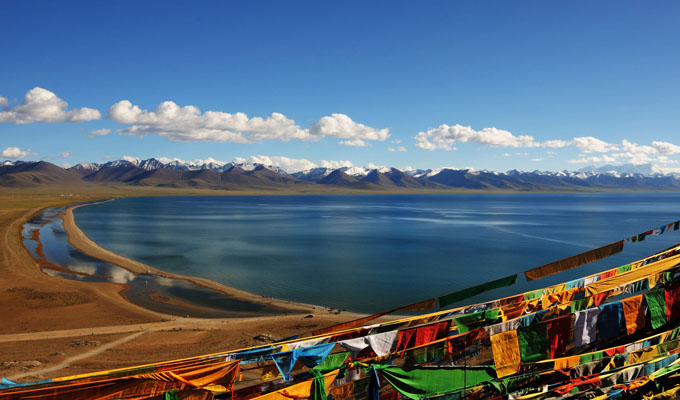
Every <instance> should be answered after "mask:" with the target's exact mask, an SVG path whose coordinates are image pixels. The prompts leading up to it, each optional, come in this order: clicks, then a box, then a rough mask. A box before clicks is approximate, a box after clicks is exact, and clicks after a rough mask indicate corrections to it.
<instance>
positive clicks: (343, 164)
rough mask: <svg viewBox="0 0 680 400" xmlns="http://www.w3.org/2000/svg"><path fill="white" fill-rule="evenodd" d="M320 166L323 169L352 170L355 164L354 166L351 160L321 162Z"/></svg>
mask: <svg viewBox="0 0 680 400" xmlns="http://www.w3.org/2000/svg"><path fill="white" fill-rule="evenodd" d="M319 166H321V167H323V168H330V169H338V168H352V167H353V166H354V164H352V162H351V161H349V160H337V161H328V160H321V162H320V163H319Z"/></svg>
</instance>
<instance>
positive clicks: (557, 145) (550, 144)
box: [541, 140, 569, 149]
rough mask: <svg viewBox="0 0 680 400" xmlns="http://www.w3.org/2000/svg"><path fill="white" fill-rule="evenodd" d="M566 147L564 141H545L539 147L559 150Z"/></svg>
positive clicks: (566, 143)
mask: <svg viewBox="0 0 680 400" xmlns="http://www.w3.org/2000/svg"><path fill="white" fill-rule="evenodd" d="M567 146H569V142H567V141H564V140H546V141H545V142H543V143H541V147H552V148H554V149H559V148H562V147H567Z"/></svg>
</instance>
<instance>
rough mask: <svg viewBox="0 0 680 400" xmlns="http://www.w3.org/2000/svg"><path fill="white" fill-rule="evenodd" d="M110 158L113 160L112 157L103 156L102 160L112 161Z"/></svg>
mask: <svg viewBox="0 0 680 400" xmlns="http://www.w3.org/2000/svg"><path fill="white" fill-rule="evenodd" d="M112 158H113V157H112V156H104V159H105V160H110V159H112Z"/></svg>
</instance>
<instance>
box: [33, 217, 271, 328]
mask: <svg viewBox="0 0 680 400" xmlns="http://www.w3.org/2000/svg"><path fill="white" fill-rule="evenodd" d="M65 210H66V208H65V207H55V208H48V209H45V210H43V211H41V212H40V213H38V214H37V215H35V216H34V217H33V218H32V219H31V220H30V221H28V222H26V223H25V224H24V226H23V229H22V232H21V236H22V242H23V245H24V246H25V247H26V249H27V250H28V252H29V253H30V254H31V256H32V257H33V258H34V259H35V260H36V261H38V262H39V263H40V265H41V267H42V269H43V272H45V273H46V274H47V275H50V276H54V277H61V278H66V279H72V280H78V281H84V282H113V283H118V284H124V285H126V288H125V289H124V290H123V292H122V295H123V296H124V297H125V298H126V299H127V300H129V301H130V302H132V303H134V304H137V305H139V306H142V307H144V308H147V309H149V310H153V311H158V312H162V313H166V314H172V315H180V316H187V315H188V316H191V317H205V318H213V317H246V316H253V315H255V314H256V315H274V314H280V313H282V311H281V310H279V309H275V308H273V307H269V306H266V305H261V304H256V303H252V302H248V301H243V300H238V299H235V298H232V297H230V296H228V295H225V294H223V293H220V292H218V291H215V290H212V289H208V288H205V287H202V286H199V285H196V284H194V283H192V282H189V281H185V280H182V279H174V278H168V277H162V276H158V275H153V274H135V273H132V272H130V271H128V270H126V269H124V268H121V267H118V266H116V265H113V264H109V263H106V262H102V261H100V260H98V259H96V258H93V257H90V256H88V255H86V254H83V253H82V252H80V251H79V250H77V249H76V248H74V247H73V246H72V245H71V244H70V243H68V236H67V234H66V232H65V231H64V228H63V225H62V219H61V218H60V216H61V215H63V213H64V212H65Z"/></svg>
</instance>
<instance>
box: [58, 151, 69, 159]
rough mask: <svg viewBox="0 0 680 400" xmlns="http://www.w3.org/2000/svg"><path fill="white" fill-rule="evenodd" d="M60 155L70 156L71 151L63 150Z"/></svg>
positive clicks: (62, 156) (63, 156)
mask: <svg viewBox="0 0 680 400" xmlns="http://www.w3.org/2000/svg"><path fill="white" fill-rule="evenodd" d="M60 156H61V158H67V157H71V153H69V152H68V151H63V152H62V153H61V154H60Z"/></svg>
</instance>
